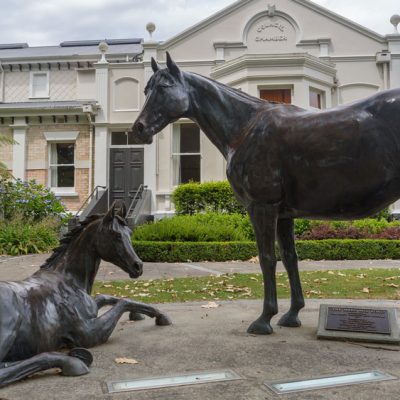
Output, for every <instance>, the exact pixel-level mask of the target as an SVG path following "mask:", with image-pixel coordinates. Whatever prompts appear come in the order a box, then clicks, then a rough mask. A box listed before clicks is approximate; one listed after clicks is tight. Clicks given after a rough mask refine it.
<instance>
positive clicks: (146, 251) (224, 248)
mask: <svg viewBox="0 0 400 400" xmlns="http://www.w3.org/2000/svg"><path fill="white" fill-rule="evenodd" d="M133 247H134V249H135V251H136V253H137V255H138V256H139V257H140V258H141V259H142V260H143V261H147V262H150V261H153V262H187V261H194V262H195V261H228V260H248V259H250V258H251V257H253V256H255V255H256V254H257V248H256V244H255V243H254V242H211V243H210V242H136V241H133Z"/></svg>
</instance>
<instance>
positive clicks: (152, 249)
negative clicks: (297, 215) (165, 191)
mask: <svg viewBox="0 0 400 400" xmlns="http://www.w3.org/2000/svg"><path fill="white" fill-rule="evenodd" d="M296 246H297V253H298V255H299V258H300V259H301V260H370V259H371V260H373V259H376V260H379V259H400V240H369V239H366V240H363V239H357V240H352V239H347V240H334V239H333V240H303V241H298V242H297V243H296ZM133 247H134V248H135V250H136V252H137V254H138V256H139V257H140V258H141V259H142V260H143V261H147V262H187V261H189V260H190V261H193V262H199V261H231V260H243V261H245V260H249V259H250V258H252V257H254V256H256V255H257V248H256V244H255V243H254V242H144V241H133ZM277 254H278V257H279V251H277Z"/></svg>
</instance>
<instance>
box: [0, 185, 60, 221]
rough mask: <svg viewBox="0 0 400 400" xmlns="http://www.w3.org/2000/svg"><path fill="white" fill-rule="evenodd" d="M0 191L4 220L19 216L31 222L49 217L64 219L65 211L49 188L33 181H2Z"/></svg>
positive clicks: (0, 203)
mask: <svg viewBox="0 0 400 400" xmlns="http://www.w3.org/2000/svg"><path fill="white" fill-rule="evenodd" d="M1 189H2V190H1V193H0V205H1V206H2V207H3V211H4V218H5V219H6V220H11V219H12V218H14V217H15V216H19V215H22V216H23V217H24V218H26V219H29V220H32V221H40V220H42V219H44V218H46V217H49V216H54V217H60V218H65V215H66V209H65V207H64V205H63V204H62V202H61V201H60V200H59V199H58V198H56V196H55V194H54V193H53V192H52V191H51V190H50V189H49V188H46V187H45V186H43V185H40V184H38V183H36V181H34V180H32V181H29V182H23V181H21V180H19V179H18V180H16V181H11V180H6V181H2V182H1Z"/></svg>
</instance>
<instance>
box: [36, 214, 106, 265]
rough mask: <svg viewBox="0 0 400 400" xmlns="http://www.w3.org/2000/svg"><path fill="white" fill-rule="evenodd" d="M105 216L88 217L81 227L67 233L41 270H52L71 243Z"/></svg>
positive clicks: (80, 224)
mask: <svg viewBox="0 0 400 400" xmlns="http://www.w3.org/2000/svg"><path fill="white" fill-rule="evenodd" d="M103 216H104V215H101V214H95V215H91V216H89V217H87V218H86V219H85V220H84V221H81V222H80V223H79V225H78V226H76V227H75V228H74V229H72V230H71V231H70V232H68V233H66V234H65V235H64V237H63V238H62V239H61V240H60V245H59V246H58V247H56V248H55V249H53V254H52V255H51V256H50V257H49V258H48V259H47V260H46V261H45V263H44V264H43V265H41V266H40V269H43V270H51V269H52V267H53V265H54V263H55V262H56V261H57V260H58V259H59V258H60V257H61V256H62V255H63V254H64V253H65V251H66V250H67V249H68V247H69V245H70V244H71V242H72V241H73V240H74V239H75V238H76V237H77V236H79V235H80V234H81V233H82V231H83V230H84V229H85V228H86V227H87V226H88V225H90V224H91V223H92V222H94V221H97V220H98V219H100V218H103Z"/></svg>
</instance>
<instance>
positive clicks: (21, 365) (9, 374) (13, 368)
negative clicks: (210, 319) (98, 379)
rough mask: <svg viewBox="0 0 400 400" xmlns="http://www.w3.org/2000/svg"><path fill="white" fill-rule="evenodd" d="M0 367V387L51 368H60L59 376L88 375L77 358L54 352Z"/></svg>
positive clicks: (86, 369) (86, 367) (84, 365)
mask: <svg viewBox="0 0 400 400" xmlns="http://www.w3.org/2000/svg"><path fill="white" fill-rule="evenodd" d="M1 366H2V368H0V387H2V386H5V385H9V384H10V383H13V382H17V381H19V380H21V379H24V378H26V377H28V376H30V375H32V374H34V373H36V372H41V371H46V370H48V369H52V368H61V370H62V372H61V374H62V375H64V376H81V375H85V374H87V373H89V368H88V366H87V365H86V364H85V363H84V362H83V361H82V360H80V359H79V358H77V357H70V356H68V355H65V354H62V353H55V352H52V353H42V354H38V355H36V356H33V357H31V358H28V359H27V360H23V361H17V362H12V363H2V364H1Z"/></svg>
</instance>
